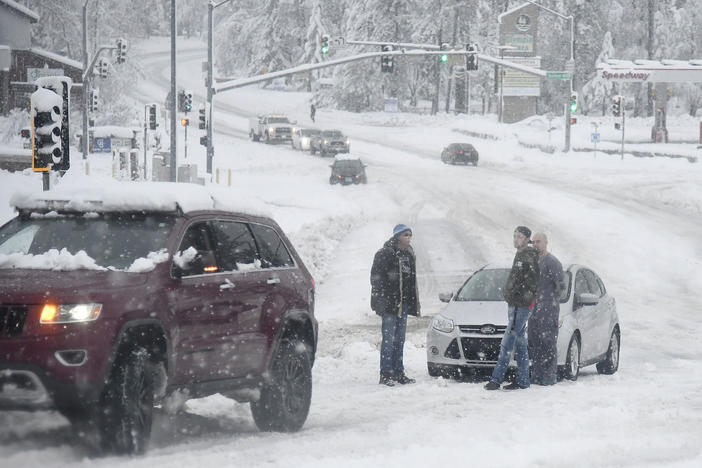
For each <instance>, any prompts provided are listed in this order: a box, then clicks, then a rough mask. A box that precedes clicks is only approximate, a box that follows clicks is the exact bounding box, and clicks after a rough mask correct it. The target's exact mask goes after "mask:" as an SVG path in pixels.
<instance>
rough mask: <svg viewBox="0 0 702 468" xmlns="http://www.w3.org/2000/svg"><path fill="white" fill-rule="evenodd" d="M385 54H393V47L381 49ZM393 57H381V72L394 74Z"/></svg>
mask: <svg viewBox="0 0 702 468" xmlns="http://www.w3.org/2000/svg"><path fill="white" fill-rule="evenodd" d="M381 49H382V51H383V52H392V51H393V46H391V45H384V46H382V47H381ZM392 58H393V57H392V55H383V56H381V57H380V71H381V73H392V72H393V70H394V68H395V64H394V62H393V60H392Z"/></svg>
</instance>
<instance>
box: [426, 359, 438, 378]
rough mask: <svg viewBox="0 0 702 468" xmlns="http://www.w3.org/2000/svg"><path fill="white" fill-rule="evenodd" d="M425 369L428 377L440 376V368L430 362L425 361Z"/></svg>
mask: <svg viewBox="0 0 702 468" xmlns="http://www.w3.org/2000/svg"><path fill="white" fill-rule="evenodd" d="M427 371H429V376H430V377H441V369H440V368H439V367H438V366H437V365H436V364H434V363H432V362H427Z"/></svg>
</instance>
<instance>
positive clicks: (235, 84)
mask: <svg viewBox="0 0 702 468" xmlns="http://www.w3.org/2000/svg"><path fill="white" fill-rule="evenodd" d="M384 44H387V43H383V45H384ZM374 45H378V44H374ZM388 45H393V44H388ZM467 53H468V52H466V50H465V49H461V50H439V46H436V50H421V49H411V50H406V49H400V50H393V51H390V52H383V51H378V52H365V53H362V54H357V55H352V56H349V57H344V58H340V59H334V60H326V61H324V62H322V63H312V64H305V65H299V66H297V67H293V68H288V69H286V70H281V71H277V72H271V73H264V74H263V75H256V76H252V77H249V78H239V79H235V80H227V79H219V78H218V79H217V80H216V81H218V83H217V84H215V85H214V89H213V91H214V92H215V93H221V92H223V91H228V90H230V89H236V88H241V87H242V86H248V85H250V84H254V83H260V82H262V81H267V80H271V79H274V78H280V77H283V76H288V75H294V74H297V73H302V72H307V71H310V70H317V69H320V68H327V67H333V66H336V65H340V64H342V63H349V62H355V61H358V60H365V59H371V58H375V57H382V56H383V55H386V56H387V55H392V56H408V57H423V56H430V55H443V54H447V55H464V56H465V55H466V54H467ZM475 55H476V56H477V57H478V59H479V60H482V61H485V62H490V63H496V64H498V65H502V66H504V67H507V68H513V69H515V70H520V71H523V72H526V73H530V74H532V75H537V76H540V77H544V78H545V77H546V70H539V69H538V68H532V67H528V66H526V65H520V64H517V63H513V62H510V61H509V60H502V59H498V58H495V57H492V56H490V55H483V54H479V53H478V54H475Z"/></svg>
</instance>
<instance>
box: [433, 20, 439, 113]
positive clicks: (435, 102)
mask: <svg viewBox="0 0 702 468" xmlns="http://www.w3.org/2000/svg"><path fill="white" fill-rule="evenodd" d="M441 36H442V28H439V49H440V48H441ZM440 63H441V60H438V59H437V60H436V62H435V63H434V79H435V81H436V89H435V91H434V99H433V100H432V101H431V115H436V114H437V113H438V112H439V91H440V90H441V65H440Z"/></svg>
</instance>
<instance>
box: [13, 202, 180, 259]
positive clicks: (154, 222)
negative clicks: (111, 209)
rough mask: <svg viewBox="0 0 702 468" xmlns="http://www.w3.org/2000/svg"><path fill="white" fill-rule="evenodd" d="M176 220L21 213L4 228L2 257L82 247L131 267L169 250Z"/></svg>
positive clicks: (93, 255)
mask: <svg viewBox="0 0 702 468" xmlns="http://www.w3.org/2000/svg"><path fill="white" fill-rule="evenodd" d="M173 223H174V218H173V217H172V216H168V215H144V214H141V213H139V214H130V213H120V214H109V215H97V214H94V213H93V214H85V215H65V216H64V215H41V216H32V217H29V218H27V219H25V218H19V217H18V218H15V219H13V220H12V221H10V222H9V223H7V224H6V225H5V226H3V227H2V228H0V255H3V254H4V255H10V254H16V253H19V254H25V255H42V254H46V253H47V252H49V251H50V250H52V249H56V250H58V251H59V252H60V251H61V250H63V249H66V251H68V252H69V253H70V254H72V255H76V254H78V252H80V251H81V250H82V251H84V252H85V253H86V254H87V255H88V256H89V257H90V258H92V259H93V260H95V263H96V264H97V265H98V266H101V267H104V268H109V267H112V268H116V269H125V268H128V267H129V266H130V265H132V264H133V263H134V261H135V260H137V259H140V258H146V257H148V256H149V254H150V253H152V252H158V251H160V250H162V249H164V248H165V247H166V240H167V238H168V234H169V233H170V232H171V230H172V227H173Z"/></svg>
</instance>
